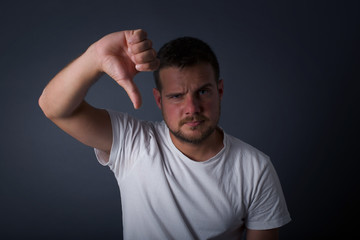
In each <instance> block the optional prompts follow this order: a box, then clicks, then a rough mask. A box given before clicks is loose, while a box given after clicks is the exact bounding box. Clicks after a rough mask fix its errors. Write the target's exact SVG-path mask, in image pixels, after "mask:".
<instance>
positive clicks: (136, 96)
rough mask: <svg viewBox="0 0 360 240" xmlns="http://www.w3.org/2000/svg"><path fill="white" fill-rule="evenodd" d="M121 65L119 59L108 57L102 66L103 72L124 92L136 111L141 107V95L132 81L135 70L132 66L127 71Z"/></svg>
mask: <svg viewBox="0 0 360 240" xmlns="http://www.w3.org/2000/svg"><path fill="white" fill-rule="evenodd" d="M121 65H122V63H121V61H120V60H119V59H117V58H116V57H109V58H108V59H107V61H106V64H104V66H103V70H104V72H105V73H107V74H108V75H109V76H110V77H111V78H112V79H114V80H115V81H116V82H117V83H118V84H119V85H120V86H121V87H122V88H123V89H124V90H125V91H126V93H127V94H128V96H129V98H130V100H131V102H132V103H133V105H134V108H135V109H138V108H140V106H141V95H140V91H139V89H138V88H137V86H136V85H135V83H134V81H133V78H134V76H135V74H136V71H137V70H136V69H135V68H133V67H132V66H130V67H128V68H129V69H126V68H127V67H126V66H124V65H123V66H121Z"/></svg>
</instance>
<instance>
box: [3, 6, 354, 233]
mask: <svg viewBox="0 0 360 240" xmlns="http://www.w3.org/2000/svg"><path fill="white" fill-rule="evenodd" d="M359 10H360V8H359V1H155V0H154V1H145V0H137V1H104V0H103V1H11V2H10V1H1V3H0V31H1V38H0V68H1V75H0V101H1V107H2V109H1V118H0V127H1V129H0V133H1V135H0V136H1V137H0V150H1V151H0V238H2V239H32V238H34V239H100V238H101V239H121V238H122V228H121V224H122V223H121V205H120V197H119V190H118V187H117V184H116V181H115V178H114V177H113V175H112V173H111V172H110V170H109V169H108V168H106V167H102V166H100V165H99V164H98V163H97V161H96V159H95V157H94V154H93V150H92V149H90V148H88V147H86V146H83V145H81V144H80V143H78V142H76V141H75V140H73V139H72V138H71V137H69V136H67V135H66V134H65V133H63V132H62V131H61V130H59V129H58V128H57V127H56V126H55V125H53V124H52V123H51V122H50V121H49V120H47V119H46V118H45V117H44V115H43V114H42V112H41V110H40V108H39V107H38V105H37V100H38V97H39V96H40V94H41V92H42V89H43V88H44V87H45V85H46V84H47V82H48V81H49V80H50V79H51V78H52V77H53V76H54V75H55V74H56V73H57V72H58V71H59V70H61V69H62V68H63V67H64V66H65V65H66V64H67V63H68V62H70V61H71V60H72V59H74V58H76V57H77V56H79V55H80V54H81V53H82V52H83V51H85V50H86V48H87V47H88V46H89V45H90V44H91V43H92V42H94V41H96V40H97V39H99V38H100V37H102V36H103V35H105V34H107V33H110V32H114V31H118V30H124V29H134V28H143V29H145V30H146V31H147V32H148V33H149V37H150V38H151V39H152V40H153V43H154V47H155V48H156V49H158V48H159V47H160V46H161V45H162V44H163V43H165V42H167V41H168V40H170V39H173V38H175V37H180V36H184V35H190V36H195V37H198V38H201V39H203V40H205V41H207V42H208V43H209V44H210V45H211V46H212V47H213V49H214V51H215V52H216V53H217V55H218V58H219V61H220V65H221V76H222V78H223V79H224V81H225V82H224V84H225V96H224V99H223V103H222V120H221V126H222V127H223V128H224V129H225V131H227V132H229V133H231V134H232V135H234V136H236V137H238V138H240V139H242V140H244V141H246V142H248V143H249V144H251V145H253V146H255V147H257V148H258V149H260V150H262V151H263V152H265V153H266V154H268V155H270V157H271V159H272V161H273V164H274V165H275V167H276V169H277V172H278V175H279V178H280V180H281V182H282V186H283V190H284V193H285V197H286V199H287V203H288V208H289V211H290V213H291V216H292V218H293V221H292V222H291V223H290V224H288V225H287V226H285V227H283V228H282V229H281V236H282V239H319V238H320V237H330V236H334V235H339V234H340V233H341V234H344V235H343V238H341V239H348V238H346V236H350V235H351V234H352V235H353V236H354V235H357V236H359V231H358V230H356V228H357V225H358V223H359V221H358V220H356V219H358V216H359V208H358V203H359V200H360V199H359V197H358V196H356V193H357V191H358V190H357V189H358V185H359V183H358V177H357V175H358V174H359V171H358V164H357V161H358V160H359V156H358V152H357V148H358V143H359V140H358V137H357V136H358V135H357V132H356V131H355V127H357V126H356V125H358V122H359V118H358V116H357V115H356V114H357V113H358V110H359V105H358V104H359V101H358V100H359V99H358V95H357V94H358V92H359V77H360V74H359V63H360V61H359V52H360V49H359V40H360V36H359V26H360V25H359V24H360V19H359V18H360V17H359ZM135 81H136V83H137V84H138V85H139V88H140V90H141V93H142V96H143V100H144V104H143V107H142V108H141V109H140V110H137V111H135V110H133V109H132V105H131V103H130V101H129V100H128V98H127V96H126V94H124V91H123V90H122V89H121V88H120V87H119V86H117V85H116V84H115V83H114V82H113V81H111V79H109V78H108V77H103V78H102V79H101V80H100V81H99V82H97V83H96V84H95V85H94V87H93V88H92V89H91V91H90V92H89V95H88V97H87V100H88V101H89V102H90V103H91V104H93V105H95V106H98V107H102V108H111V109H114V110H119V111H126V112H129V113H131V114H133V115H135V116H136V117H139V118H141V119H148V120H161V114H160V112H159V110H158V109H157V107H156V105H155V102H154V100H153V96H152V91H151V89H152V87H153V86H154V84H153V80H152V74H151V73H142V74H139V75H138V76H137V77H136V80H135ZM355 140H356V141H355ZM139 231H141V229H139ZM3 237H5V238H3Z"/></svg>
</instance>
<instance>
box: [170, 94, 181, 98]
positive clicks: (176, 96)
mask: <svg viewBox="0 0 360 240" xmlns="http://www.w3.org/2000/svg"><path fill="white" fill-rule="evenodd" d="M181 97H182V94H173V95H170V96H169V98H170V99H179V98H181Z"/></svg>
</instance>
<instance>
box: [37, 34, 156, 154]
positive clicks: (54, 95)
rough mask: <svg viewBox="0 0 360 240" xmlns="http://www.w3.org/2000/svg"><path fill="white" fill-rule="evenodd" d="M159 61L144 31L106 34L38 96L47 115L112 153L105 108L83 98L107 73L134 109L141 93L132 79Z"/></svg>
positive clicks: (154, 67) (63, 127)
mask: <svg viewBox="0 0 360 240" xmlns="http://www.w3.org/2000/svg"><path fill="white" fill-rule="evenodd" d="M158 65H159V63H158V60H157V59H156V52H155V50H154V49H153V48H152V44H151V41H150V40H149V39H147V34H146V32H144V31H142V30H132V31H122V32H116V33H111V34H109V35H106V36H105V37H103V38H102V39H100V40H99V41H97V42H95V43H94V44H92V45H91V46H90V47H89V48H88V49H87V50H86V51H85V53H83V54H82V55H81V56H80V57H79V58H77V59H75V60H74V61H73V62H72V63H70V64H69V65H68V66H67V67H65V68H64V69H63V70H62V71H60V72H59V73H58V74H57V75H56V76H55V77H54V78H53V79H52V80H51V81H50V82H49V84H48V85H47V86H46V88H45V89H44V91H43V93H42V95H41V96H40V99H39V105H40V107H41V109H42V110H43V112H44V114H45V115H46V116H47V117H48V118H49V119H50V120H52V121H53V122H54V123H55V124H56V125H58V126H59V127H60V128H61V129H63V130H64V131H65V132H67V133H68V134H70V135H71V136H73V137H74V138H76V139H77V140H79V141H80V142H82V143H84V144H86V145H88V146H91V147H95V148H98V149H101V150H103V151H105V152H110V150H111V145H112V129H111V122H110V118H109V115H108V113H107V112H106V111H104V110H101V109H97V108H94V107H92V106H91V105H89V104H88V103H86V102H85V101H84V98H85V95H86V93H87V91H88V89H89V88H90V87H91V85H92V84H93V83H94V82H96V81H97V79H99V77H100V76H101V75H102V74H103V73H106V74H108V75H109V76H110V77H112V78H113V79H114V80H115V81H116V82H117V83H118V84H119V85H120V86H122V87H123V88H124V89H125V91H126V92H127V94H128V95H129V97H130V99H131V101H132V103H133V105H134V107H135V108H139V107H140V105H141V96H140V93H139V91H138V88H137V87H136V85H135V84H134V82H133V78H134V76H135V75H136V74H137V73H138V72H141V71H153V70H155V69H157V67H158Z"/></svg>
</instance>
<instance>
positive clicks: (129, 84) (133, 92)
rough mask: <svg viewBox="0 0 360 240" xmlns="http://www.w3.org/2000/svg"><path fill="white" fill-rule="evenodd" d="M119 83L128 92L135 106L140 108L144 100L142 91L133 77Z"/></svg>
mask: <svg viewBox="0 0 360 240" xmlns="http://www.w3.org/2000/svg"><path fill="white" fill-rule="evenodd" d="M119 84H120V85H121V86H122V87H123V88H124V90H125V91H126V93H127V94H128V96H129V98H130V100H131V102H132V103H133V105H134V108H135V109H139V108H140V107H141V102H142V100H141V95H140V91H139V89H138V87H137V86H136V85H135V83H134V82H133V81H132V80H131V79H128V80H125V81H123V82H122V83H119Z"/></svg>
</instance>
